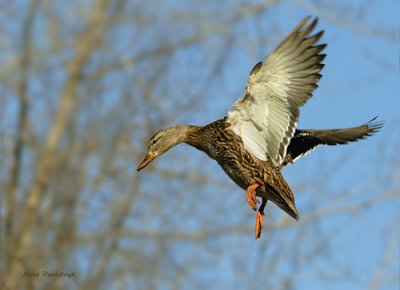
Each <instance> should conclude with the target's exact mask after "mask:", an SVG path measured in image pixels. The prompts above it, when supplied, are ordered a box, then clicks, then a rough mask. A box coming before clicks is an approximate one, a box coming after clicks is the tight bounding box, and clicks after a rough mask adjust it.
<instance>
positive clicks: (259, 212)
mask: <svg viewBox="0 0 400 290" xmlns="http://www.w3.org/2000/svg"><path fill="white" fill-rule="evenodd" d="M267 201H268V199H265V198H263V199H262V202H261V205H260V208H259V209H258V210H257V213H256V230H255V231H256V239H258V238H260V237H261V229H262V227H263V223H264V222H263V217H262V216H263V215H264V208H265V206H266V205H267Z"/></svg>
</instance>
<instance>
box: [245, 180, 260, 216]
mask: <svg viewBox="0 0 400 290" xmlns="http://www.w3.org/2000/svg"><path fill="white" fill-rule="evenodd" d="M258 187H259V185H258V184H257V183H254V184H252V185H250V186H249V187H247V189H246V199H247V203H248V204H249V206H250V207H251V208H252V209H254V210H256V209H257V203H258V200H257V197H256V189H257V188H258Z"/></svg>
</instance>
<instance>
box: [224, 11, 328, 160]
mask: <svg viewBox="0 0 400 290" xmlns="http://www.w3.org/2000/svg"><path fill="white" fill-rule="evenodd" d="M317 20H318V19H314V20H313V21H312V22H311V23H309V22H310V17H307V18H306V19H304V20H303V21H302V22H301V23H300V24H299V25H298V26H297V27H296V28H295V29H294V30H293V31H292V32H291V33H290V34H289V35H288V36H287V37H286V38H285V39H284V40H283V41H282V42H281V43H280V44H279V45H278V46H277V47H276V48H275V50H274V51H273V52H272V53H271V54H270V55H269V56H268V57H267V58H266V59H265V60H264V62H259V63H258V64H256V65H255V67H254V68H253V69H252V71H251V73H250V77H249V81H248V84H247V86H246V90H245V93H244V96H243V97H242V98H241V99H239V100H238V101H237V102H236V103H235V108H234V109H233V110H231V111H229V112H228V119H227V121H228V122H229V123H230V125H231V126H230V128H231V129H232V130H233V132H235V133H236V134H237V135H239V136H240V137H241V138H242V140H243V144H244V147H245V149H246V150H248V151H249V152H250V153H252V154H253V155H254V156H256V157H257V158H259V159H261V160H267V156H268V157H270V158H271V160H272V162H273V163H274V164H275V165H276V166H278V165H280V164H281V163H282V161H283V159H284V157H285V155H286V150H287V146H288V144H289V142H290V140H291V139H292V137H293V134H294V132H295V128H296V124H297V119H298V116H299V108H300V107H301V106H302V105H304V103H305V102H306V101H307V100H308V99H309V98H310V97H311V96H312V92H313V91H314V90H315V89H316V88H317V87H318V86H317V82H318V80H319V79H320V78H321V75H320V74H319V72H320V71H321V69H322V68H323V64H321V61H322V60H323V59H324V58H325V55H324V54H320V52H321V51H322V50H323V49H324V48H325V46H326V45H325V44H321V45H316V42H317V41H318V40H319V39H320V38H321V36H322V34H323V31H320V32H318V33H316V34H314V35H311V36H310V33H311V32H312V30H313V29H314V28H315V26H316V25H317Z"/></svg>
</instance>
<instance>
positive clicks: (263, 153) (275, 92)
mask: <svg viewBox="0 0 400 290" xmlns="http://www.w3.org/2000/svg"><path fill="white" fill-rule="evenodd" d="M310 20H311V17H307V18H305V19H304V20H303V21H302V22H301V23H300V24H299V25H297V26H296V27H295V28H294V30H293V31H292V32H291V33H289V35H288V36H287V37H286V38H285V39H284V40H283V41H282V42H281V43H280V44H279V45H278V46H277V47H276V48H275V50H274V51H273V52H272V53H271V54H270V55H269V56H268V57H267V58H266V59H265V60H264V61H263V62H259V63H257V64H256V65H255V66H254V68H253V69H252V70H251V72H250V77H249V80H248V84H247V86H246V88H245V91H244V95H243V97H242V98H241V99H239V100H238V101H236V103H235V104H234V108H233V109H232V110H230V111H229V112H228V114H227V117H225V118H223V119H220V120H217V121H215V122H213V123H211V124H208V125H205V126H193V125H178V126H175V127H171V128H167V129H164V130H161V131H159V132H157V133H156V134H155V135H154V136H153V137H151V138H150V141H149V142H148V147H147V152H146V155H145V157H144V159H143V161H142V162H140V163H139V165H138V167H137V170H138V171H139V170H141V169H143V168H144V167H146V166H147V165H148V164H149V163H150V162H152V161H153V160H154V159H155V158H157V157H158V156H160V155H162V154H163V153H165V152H166V151H168V150H169V149H170V148H172V147H174V146H175V145H177V144H179V143H187V144H189V145H191V146H193V147H195V148H197V149H199V150H201V151H203V152H205V153H206V154H207V155H208V156H210V157H211V158H212V159H215V160H216V161H217V162H218V164H219V165H220V166H221V167H222V169H223V170H224V171H225V172H226V173H227V174H228V176H229V177H230V178H231V179H232V180H233V181H234V182H235V183H236V184H237V185H238V186H240V187H241V188H243V189H245V190H246V199H247V202H248V204H249V206H250V207H251V208H252V209H254V210H255V211H256V226H255V237H256V238H259V237H260V235H261V229H262V226H263V215H264V208H265V205H266V203H267V201H268V200H271V201H272V202H273V203H275V204H276V205H277V206H278V207H280V208H281V209H282V210H283V211H285V212H286V213H287V214H288V215H290V216H291V217H292V218H294V219H296V220H298V219H299V214H298V212H297V209H296V205H295V200H294V195H293V192H292V190H291V189H290V187H289V185H288V184H287V182H286V181H285V179H284V178H283V176H282V174H281V169H282V167H283V166H285V165H287V164H290V163H293V162H295V161H296V160H297V159H298V158H300V157H302V156H304V155H306V154H308V153H309V152H311V151H312V150H313V149H315V148H316V147H318V146H320V145H337V144H346V143H348V142H352V141H356V140H359V139H363V138H365V137H366V136H370V135H371V134H373V133H375V132H377V131H378V130H379V129H380V128H381V126H382V124H381V123H377V122H373V121H374V120H375V119H373V120H371V121H370V122H368V123H366V124H364V125H361V126H358V127H353V128H347V129H333V130H298V129H296V125H297V120H298V117H299V108H300V107H301V106H302V105H304V103H305V102H306V101H307V100H308V99H309V98H310V97H311V96H312V93H313V91H314V90H315V89H316V88H317V82H318V80H319V79H320V78H321V75H320V71H321V69H322V68H323V66H324V65H323V64H322V63H321V62H322V61H323V59H324V58H325V54H321V51H322V50H323V49H324V48H325V47H326V44H316V43H317V42H318V41H319V39H320V38H321V37H322V35H323V31H320V32H318V33H316V34H313V35H311V33H312V31H313V29H314V28H315V26H316V25H317V21H318V19H317V18H315V19H314V20H313V21H311V22H310ZM257 197H260V198H261V205H260V207H259V208H258V210H257V203H258V202H259V201H258V200H257Z"/></svg>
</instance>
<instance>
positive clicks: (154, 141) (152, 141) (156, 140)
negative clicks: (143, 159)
mask: <svg viewBox="0 0 400 290" xmlns="http://www.w3.org/2000/svg"><path fill="white" fill-rule="evenodd" d="M158 140H160V138H157V139H153V140H151V141H150V145H154V144H156V143H157V142H158Z"/></svg>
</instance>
